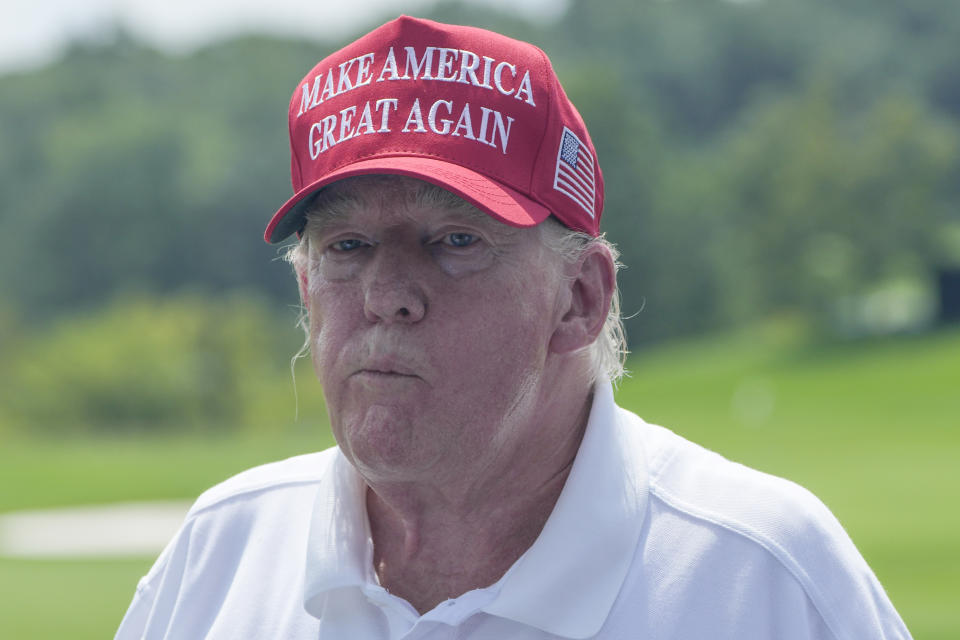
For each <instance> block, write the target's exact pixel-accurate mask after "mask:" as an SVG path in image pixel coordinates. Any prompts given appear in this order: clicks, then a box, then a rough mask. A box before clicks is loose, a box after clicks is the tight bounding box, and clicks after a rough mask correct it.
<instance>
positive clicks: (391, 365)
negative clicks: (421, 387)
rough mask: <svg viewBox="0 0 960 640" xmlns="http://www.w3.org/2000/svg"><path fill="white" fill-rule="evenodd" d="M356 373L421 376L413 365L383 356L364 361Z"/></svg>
mask: <svg viewBox="0 0 960 640" xmlns="http://www.w3.org/2000/svg"><path fill="white" fill-rule="evenodd" d="M354 373H355V374H364V375H369V376H383V377H387V376H394V377H404V378H419V377H420V376H418V375H417V374H416V372H415V371H414V369H413V368H412V367H410V366H409V365H406V364H404V363H402V362H400V361H399V360H398V359H397V358H392V357H381V358H376V359H373V360H370V361H367V362H363V363H362V364H361V365H360V366H359V367H357V370H356V371H355V372H354Z"/></svg>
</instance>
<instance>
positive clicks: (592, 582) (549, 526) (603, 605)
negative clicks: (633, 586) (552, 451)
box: [484, 380, 647, 638]
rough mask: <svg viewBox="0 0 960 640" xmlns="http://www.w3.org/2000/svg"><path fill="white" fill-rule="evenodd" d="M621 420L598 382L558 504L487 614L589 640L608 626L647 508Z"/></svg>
mask: <svg viewBox="0 0 960 640" xmlns="http://www.w3.org/2000/svg"><path fill="white" fill-rule="evenodd" d="M617 414H618V409H617V406H616V404H615V403H614V400H613V387H612V385H611V384H610V382H609V381H606V380H604V381H602V382H599V383H597V385H596V387H595V389H594V396H593V406H592V407H591V410H590V417H589V420H588V422H587V428H586V431H585V433H584V436H583V441H582V442H581V444H580V450H579V451H578V453H577V457H576V458H575V459H574V462H573V466H572V467H571V469H570V475H569V476H567V481H566V483H565V484H564V487H563V491H562V492H561V493H560V498H559V499H558V500H557V504H556V506H555V507H554V509H553V512H552V513H551V514H550V517H549V519H548V520H547V523H546V525H544V528H543V531H542V532H541V533H540V536H539V537H538V538H537V540H536V541H535V542H534V543H533V546H531V547H530V548H529V549H528V550H527V552H526V553H524V554H523V556H521V557H520V559H519V560H517V562H516V563H514V565H513V566H512V567H511V568H510V570H509V571H508V572H507V573H506V575H505V576H504V578H503V580H502V581H501V588H500V593H499V595H498V597H497V598H496V599H495V600H494V601H493V602H492V603H490V604H489V605H487V606H486V607H484V610H485V611H486V612H488V613H490V614H493V615H497V616H500V617H504V618H509V619H511V620H516V621H518V622H522V623H524V624H528V625H531V626H535V627H538V628H540V629H542V630H544V631H547V632H548V633H552V634H554V635H560V636H565V637H568V638H588V637H590V636H593V635H596V633H597V632H598V631H599V630H600V628H601V627H602V626H603V623H604V621H605V620H606V619H607V615H608V614H609V612H610V609H611V607H612V606H613V603H614V601H615V600H616V597H617V594H618V593H619V592H620V587H621V586H622V584H623V581H624V579H625V578H626V575H627V572H628V571H629V569H630V564H631V562H632V560H633V556H634V553H635V551H636V548H637V544H638V541H639V538H640V530H641V528H642V526H643V519H644V513H645V510H646V502H647V491H646V488H647V474H646V466H645V464H644V460H643V456H642V455H638V454H640V452H639V451H637V449H636V446H635V445H634V444H632V443H628V442H627V441H626V440H627V439H628V438H629V437H630V434H629V433H627V432H626V431H625V430H624V426H622V425H621V424H620V422H619V420H618V415H617ZM579 585H589V588H578V586H579Z"/></svg>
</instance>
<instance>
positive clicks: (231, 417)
mask: <svg viewBox="0 0 960 640" xmlns="http://www.w3.org/2000/svg"><path fill="white" fill-rule="evenodd" d="M264 309H265V307H264V305H263V304H262V303H258V302H257V301H255V300H253V299H249V298H241V297H232V298H226V299H223V300H210V299H205V298H201V297H197V296H181V297H177V298H170V299H165V300H162V301H161V300H151V299H145V298H130V299H121V300H118V301H116V302H114V303H113V304H111V305H109V306H107V307H105V308H102V309H100V310H98V311H97V312H95V313H89V314H85V315H79V314H78V315H74V316H71V317H69V318H64V319H62V320H60V321H57V322H54V323H53V325H52V326H49V327H45V326H40V327H38V328H36V329H35V330H32V331H28V330H24V333H23V334H21V336H20V340H19V341H18V345H17V347H16V348H14V349H11V350H10V351H9V352H8V353H7V357H6V358H4V360H3V362H2V363H0V381H2V386H0V407H3V409H2V412H0V419H2V420H3V421H6V422H7V423H8V424H12V425H13V426H20V427H21V428H24V429H25V428H29V429H30V430H31V431H34V432H37V431H40V432H43V431H46V432H65V431H69V432H72V433H75V432H78V431H83V430H98V431H108V432H110V431H130V430H134V431H142V430H144V429H158V428H163V429H190V430H194V431H196V430H200V431H203V430H211V429H213V430H216V429H218V428H219V429H223V428H251V429H255V428H261V429H263V428H266V429H270V428H274V429H276V428H278V427H282V426H284V425H286V424H288V423H290V422H292V421H293V419H294V418H295V416H296V413H297V408H296V398H295V396H294V388H293V383H292V381H291V379H290V371H289V369H288V358H289V357H290V356H291V355H292V354H293V353H294V352H295V351H296V350H297V348H298V346H299V341H298V340H299V338H298V335H297V334H298V330H297V329H295V328H294V327H293V322H292V319H293V317H294V316H293V314H292V313H291V314H290V316H289V318H288V320H290V322H286V323H284V322H283V321H282V319H281V318H280V317H278V316H277V315H276V314H270V313H267V312H266V311H265V310H264ZM302 373H303V374H304V375H301V376H300V378H301V386H302V387H303V393H301V394H300V395H301V404H302V405H303V407H304V409H305V411H306V412H307V413H308V414H313V415H317V416H322V415H323V404H322V400H321V399H320V393H319V390H318V389H317V388H316V383H315V380H313V379H312V375H311V374H309V373H308V372H306V371H303V372H302ZM311 383H313V384H312V385H311Z"/></svg>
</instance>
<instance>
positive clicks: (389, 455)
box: [334, 407, 429, 476]
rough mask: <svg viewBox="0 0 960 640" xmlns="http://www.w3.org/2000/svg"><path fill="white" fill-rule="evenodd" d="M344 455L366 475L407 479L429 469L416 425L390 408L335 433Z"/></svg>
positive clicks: (350, 422) (371, 411)
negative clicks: (398, 475)
mask: <svg viewBox="0 0 960 640" xmlns="http://www.w3.org/2000/svg"><path fill="white" fill-rule="evenodd" d="M334 433H335V434H336V435H337V442H338V443H339V444H340V448H341V449H342V450H343V452H344V454H345V455H346V456H347V457H348V458H349V459H350V460H351V462H353V464H354V465H355V466H356V467H357V468H358V469H360V470H361V471H363V472H364V474H365V475H367V474H368V473H369V474H373V475H387V476H396V475H397V474H400V475H407V474H409V473H411V472H415V471H416V470H417V469H423V468H424V467H426V466H428V458H429V455H428V454H427V451H426V450H425V448H424V446H423V444H422V443H419V442H418V439H417V437H416V430H415V427H414V425H413V423H412V422H411V421H410V420H408V419H405V417H404V416H402V415H399V412H396V411H390V410H388V409H387V408H386V407H371V408H369V409H368V410H367V411H365V412H364V414H363V415H362V416H358V417H357V418H356V419H354V420H350V419H347V420H345V421H344V422H343V423H342V424H341V425H340V427H339V428H337V429H335V431H334Z"/></svg>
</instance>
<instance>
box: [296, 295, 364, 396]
mask: <svg viewBox="0 0 960 640" xmlns="http://www.w3.org/2000/svg"><path fill="white" fill-rule="evenodd" d="M354 306H355V305H354V304H352V300H351V298H350V295H349V293H348V292H341V293H340V294H337V293H335V292H330V291H328V290H321V291H319V292H318V291H315V292H314V295H313V296H311V298H310V306H309V312H310V355H311V359H312V360H313V366H314V371H315V372H316V374H317V378H319V380H320V382H321V384H323V385H324V388H325V389H326V383H327V381H328V380H326V379H325V378H328V377H330V376H332V375H335V374H336V372H337V369H336V365H337V363H338V362H340V361H341V360H342V357H343V354H344V351H345V350H346V349H347V348H348V345H349V341H350V336H351V334H352V333H353V331H355V330H356V328H357V327H359V326H360V321H359V318H357V317H355V316H356V314H355V312H354V311H353V307H354ZM361 315H362V314H361Z"/></svg>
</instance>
